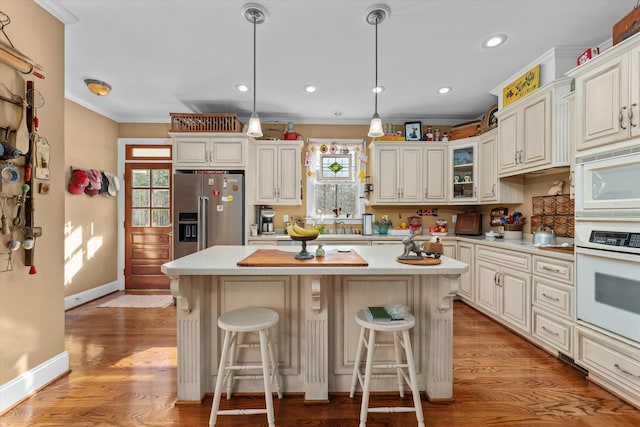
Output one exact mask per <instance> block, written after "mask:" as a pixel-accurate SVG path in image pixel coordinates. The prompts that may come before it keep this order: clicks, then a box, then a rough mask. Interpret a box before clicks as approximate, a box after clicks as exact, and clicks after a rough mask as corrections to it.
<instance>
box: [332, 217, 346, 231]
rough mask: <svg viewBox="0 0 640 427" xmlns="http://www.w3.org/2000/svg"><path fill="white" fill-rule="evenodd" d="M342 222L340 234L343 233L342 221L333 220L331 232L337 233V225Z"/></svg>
mask: <svg viewBox="0 0 640 427" xmlns="http://www.w3.org/2000/svg"><path fill="white" fill-rule="evenodd" d="M339 224H342V234H344V221H338V220H337V219H334V220H333V234H338V225H339Z"/></svg>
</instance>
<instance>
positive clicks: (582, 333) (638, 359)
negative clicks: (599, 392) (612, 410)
mask: <svg viewBox="0 0 640 427" xmlns="http://www.w3.org/2000/svg"><path fill="white" fill-rule="evenodd" d="M576 329H577V333H576V337H577V338H576V341H577V345H576V358H575V361H576V363H577V364H579V365H580V366H583V367H585V368H587V369H588V370H589V379H591V380H592V381H593V382H595V383H597V384H600V385H601V386H602V387H604V388H606V389H608V390H610V391H612V392H613V393H614V394H617V395H618V396H620V397H622V398H623V399H625V400H627V401H629V402H631V403H632V404H634V405H635V406H637V407H640V346H639V345H638V344H637V343H635V344H634V343H631V342H629V341H621V340H618V339H615V338H613V337H612V336H609V335H606V334H605V333H600V332H598V331H595V330H592V329H591V328H588V327H586V326H582V325H580V324H578V325H577V327H576Z"/></svg>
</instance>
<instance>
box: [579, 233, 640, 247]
mask: <svg viewBox="0 0 640 427" xmlns="http://www.w3.org/2000/svg"><path fill="white" fill-rule="evenodd" d="M589 242H591V243H598V244H600V245H607V246H624V247H628V248H640V233H621V232H619V231H600V230H593V231H592V232H591V236H590V237H589Z"/></svg>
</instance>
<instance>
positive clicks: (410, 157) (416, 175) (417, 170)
mask: <svg viewBox="0 0 640 427" xmlns="http://www.w3.org/2000/svg"><path fill="white" fill-rule="evenodd" d="M400 156H401V162H400V167H399V170H398V172H399V174H400V177H399V181H400V201H401V202H416V203H418V202H421V201H422V167H421V162H422V150H421V148H419V147H411V148H406V147H405V148H402V149H401V151H400Z"/></svg>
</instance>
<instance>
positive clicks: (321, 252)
mask: <svg viewBox="0 0 640 427" xmlns="http://www.w3.org/2000/svg"><path fill="white" fill-rule="evenodd" d="M316 256H324V248H323V247H322V245H318V247H317V248H316Z"/></svg>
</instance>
